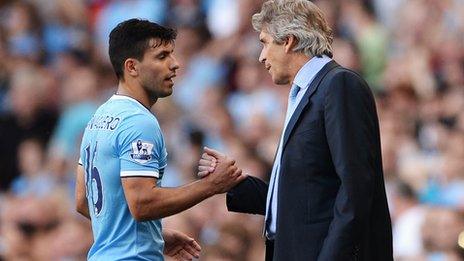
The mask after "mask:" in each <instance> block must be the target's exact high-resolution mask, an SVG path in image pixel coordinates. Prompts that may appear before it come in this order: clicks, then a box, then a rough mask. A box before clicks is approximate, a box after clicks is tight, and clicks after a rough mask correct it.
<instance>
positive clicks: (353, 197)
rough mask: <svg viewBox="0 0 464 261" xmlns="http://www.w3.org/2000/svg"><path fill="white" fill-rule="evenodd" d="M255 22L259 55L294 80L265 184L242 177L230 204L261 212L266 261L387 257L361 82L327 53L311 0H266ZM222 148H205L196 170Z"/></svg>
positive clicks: (378, 172) (368, 101) (376, 141)
mask: <svg viewBox="0 0 464 261" xmlns="http://www.w3.org/2000/svg"><path fill="white" fill-rule="evenodd" d="M252 22H253V27H254V28H255V29H256V30H257V31H259V32H260V41H261V42H262V44H263V50H262V52H261V54H260V57H259V61H260V62H261V63H263V64H264V65H265V67H266V69H267V70H268V71H269V72H270V74H271V76H272V79H273V81H274V83H276V84H278V85H288V84H291V85H292V87H291V90H290V94H289V101H288V108H287V115H286V120H285V124H284V128H283V133H282V137H281V140H280V142H279V147H278V150H277V152H276V157H275V162H274V166H273V170H272V174H271V178H270V182H269V185H268V184H266V183H265V182H263V181H262V180H260V179H258V178H255V177H252V176H249V177H248V178H247V179H245V180H244V181H242V182H241V183H240V184H238V185H237V186H236V187H235V188H233V189H232V190H230V191H229V192H228V194H227V207H228V209H229V210H230V211H234V212H242V213H251V214H260V215H265V232H264V234H265V236H266V245H267V248H266V260H277V261H302V260H327V261H332V260H366V261H371V260H376V261H378V260H392V259H393V258H392V236H391V221H390V215H389V211H388V205H387V200H386V195H385V187H384V179H383V172H382V160H381V152H380V137H379V126H378V119H377V112H376V108H375V102H374V98H373V95H372V93H371V91H370V89H369V87H368V85H367V84H366V82H365V81H364V80H363V79H362V78H361V77H360V76H359V75H357V74H356V73H354V72H352V71H350V70H348V69H345V68H343V67H341V66H340V65H338V64H337V63H336V62H335V61H333V60H332V59H331V58H332V47H331V44H332V40H333V36H332V32H331V29H330V28H329V26H328V25H327V22H326V21H325V19H324V16H323V14H322V12H321V11H320V10H319V9H318V8H317V7H316V6H315V5H314V4H313V3H311V2H310V1H307V0H293V1H290V0H289V1H278V0H274V1H267V2H265V3H264V4H263V7H262V10H261V12H260V13H258V14H255V15H254V16H253V19H252ZM220 156H221V154H220V153H219V152H217V151H214V150H211V149H208V148H205V153H204V154H203V156H202V159H201V160H200V165H201V166H200V167H199V170H200V173H199V175H206V174H207V173H208V172H209V171H210V170H211V167H213V168H214V164H215V163H214V161H215V160H214V157H220Z"/></svg>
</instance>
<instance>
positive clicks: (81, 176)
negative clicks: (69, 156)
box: [75, 164, 90, 219]
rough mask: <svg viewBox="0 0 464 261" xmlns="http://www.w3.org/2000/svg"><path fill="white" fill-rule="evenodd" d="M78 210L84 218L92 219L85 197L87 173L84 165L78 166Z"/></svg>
mask: <svg viewBox="0 0 464 261" xmlns="http://www.w3.org/2000/svg"><path fill="white" fill-rule="evenodd" d="M75 193H76V210H77V212H79V213H80V214H82V215H83V216H84V217H86V218H88V219H90V215H89V207H88V206H87V197H86V196H85V171H84V167H83V166H82V165H80V164H79V165H77V170H76V191H75Z"/></svg>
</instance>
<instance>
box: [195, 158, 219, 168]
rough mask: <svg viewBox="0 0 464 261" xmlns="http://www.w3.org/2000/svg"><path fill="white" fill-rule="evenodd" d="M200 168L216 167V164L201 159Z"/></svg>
mask: <svg viewBox="0 0 464 261" xmlns="http://www.w3.org/2000/svg"><path fill="white" fill-rule="evenodd" d="M198 165H199V166H207V167H213V168H214V167H216V162H213V161H211V160H206V159H200V160H199V161H198Z"/></svg>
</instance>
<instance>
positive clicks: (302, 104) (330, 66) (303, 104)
mask: <svg viewBox="0 0 464 261" xmlns="http://www.w3.org/2000/svg"><path fill="white" fill-rule="evenodd" d="M337 66H339V65H338V64H337V63H336V62H335V61H330V62H329V63H327V64H326V65H324V67H322V69H321V70H320V71H319V72H318V73H317V74H316V77H315V78H314V80H313V81H312V82H311V84H310V85H309V87H308V90H306V93H305V95H304V96H303V98H302V99H301V101H300V103H299V104H298V106H297V107H296V109H295V111H294V112H293V114H292V117H291V118H290V121H289V122H288V124H287V128H286V129H285V133H284V141H283V143H282V146H283V147H282V151H283V150H284V149H285V145H286V144H287V142H288V138H289V137H290V134H291V133H292V131H293V129H294V127H295V124H296V122H297V121H298V119H299V118H300V115H301V113H302V112H303V110H304V108H306V106H307V105H308V103H309V98H311V96H312V95H313V94H314V92H315V91H316V89H317V87H318V86H319V84H320V83H321V81H322V79H323V78H324V76H325V75H326V74H327V73H328V72H329V71H330V70H332V69H333V68H335V67H337Z"/></svg>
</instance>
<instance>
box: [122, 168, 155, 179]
mask: <svg viewBox="0 0 464 261" xmlns="http://www.w3.org/2000/svg"><path fill="white" fill-rule="evenodd" d="M121 177H153V178H157V179H158V178H159V177H160V174H159V172H158V171H143V170H134V171H121Z"/></svg>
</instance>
